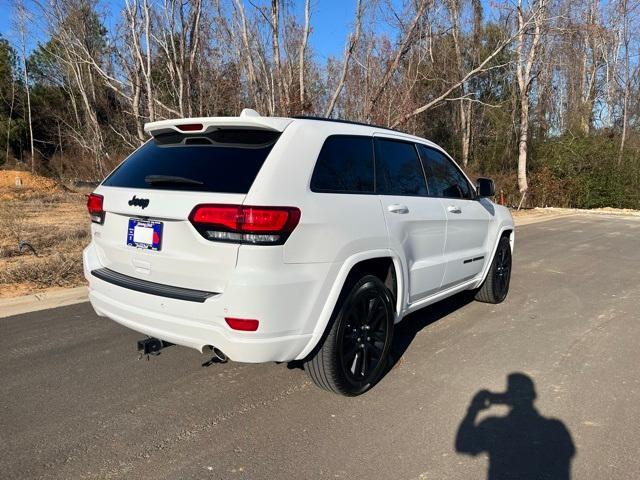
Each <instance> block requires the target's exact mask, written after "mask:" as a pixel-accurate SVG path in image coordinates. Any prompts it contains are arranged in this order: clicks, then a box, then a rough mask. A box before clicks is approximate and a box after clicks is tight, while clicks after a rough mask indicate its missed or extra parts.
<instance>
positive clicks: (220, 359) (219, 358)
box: [202, 345, 229, 367]
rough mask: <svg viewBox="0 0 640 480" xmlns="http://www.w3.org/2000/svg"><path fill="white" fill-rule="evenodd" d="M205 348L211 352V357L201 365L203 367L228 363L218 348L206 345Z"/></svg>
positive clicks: (227, 359) (225, 356)
mask: <svg viewBox="0 0 640 480" xmlns="http://www.w3.org/2000/svg"><path fill="white" fill-rule="evenodd" d="M207 348H209V349H210V350H211V354H212V357H211V360H209V361H208V362H205V363H203V364H202V366H203V367H208V366H210V365H213V364H214V363H227V362H228V361H229V357H227V355H226V354H225V353H224V352H223V351H222V350H220V349H219V348H218V347H214V346H212V345H207Z"/></svg>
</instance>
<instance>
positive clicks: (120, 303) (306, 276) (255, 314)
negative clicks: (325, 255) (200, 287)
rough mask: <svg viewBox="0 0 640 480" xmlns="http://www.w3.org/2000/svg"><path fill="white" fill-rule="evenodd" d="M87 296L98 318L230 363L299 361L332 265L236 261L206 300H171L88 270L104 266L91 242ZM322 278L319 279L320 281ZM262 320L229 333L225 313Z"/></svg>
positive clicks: (87, 252)
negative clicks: (220, 288)
mask: <svg viewBox="0 0 640 480" xmlns="http://www.w3.org/2000/svg"><path fill="white" fill-rule="evenodd" d="M83 261H84V270H85V277H86V278H87V280H88V281H89V300H90V301H91V304H92V306H93V308H94V310H95V311H96V313H97V314H98V315H101V316H105V317H108V318H110V319H112V320H114V321H116V322H118V323H120V324H122V325H124V326H125V327H128V328H130V329H132V330H135V331H137V332H140V333H143V334H146V335H150V336H153V337H156V338H159V339H162V340H166V341H168V342H171V343H175V344H177V345H183V346H186V347H191V348H195V349H196V350H199V351H203V349H204V348H205V347H207V346H213V347H217V348H219V349H220V350H222V351H223V352H224V353H225V354H226V355H227V356H228V357H229V358H230V359H231V360H234V361H238V362H249V363H260V362H269V361H289V360H293V359H295V358H296V357H297V356H298V355H299V354H300V353H301V352H302V351H303V350H304V349H305V347H306V346H307V344H308V343H309V341H310V339H311V334H312V331H306V330H307V329H309V325H310V324H313V322H309V316H310V315H312V314H313V313H312V312H313V311H314V306H315V305H316V303H317V301H318V298H319V297H318V296H319V295H320V290H321V289H322V284H323V283H324V282H323V280H324V279H325V278H326V275H327V271H328V268H329V265H328V264H311V265H308V264H305V265H282V267H281V268H279V271H277V272H275V271H274V269H273V265H271V266H270V268H267V269H265V270H264V271H261V270H256V269H255V267H252V268H251V269H246V270H245V269H243V268H242V267H241V266H239V267H238V268H237V269H236V272H235V273H234V274H233V275H232V277H231V278H230V280H229V282H228V284H227V287H226V288H225V291H224V292H223V293H221V294H219V295H215V296H212V297H210V298H207V299H206V300H205V301H204V302H193V301H185V300H180V299H175V298H167V297H162V296H157V295H152V294H149V293H144V292H140V291H135V290H132V289H128V288H124V287H122V286H119V285H115V284H113V283H109V282H106V281H104V280H102V279H100V278H97V277H96V276H94V275H92V274H91V271H92V270H96V269H99V268H103V265H101V264H100V262H99V258H98V255H97V254H96V251H95V248H94V246H93V244H90V245H89V246H88V247H87V248H86V249H85V251H84V253H83ZM318 279H321V280H320V281H318ZM225 316H227V317H237V318H252V319H257V320H259V321H260V326H259V328H258V331H256V332H241V331H236V330H232V329H231V328H230V327H229V326H228V325H227V324H226V322H225V320H224V317H225Z"/></svg>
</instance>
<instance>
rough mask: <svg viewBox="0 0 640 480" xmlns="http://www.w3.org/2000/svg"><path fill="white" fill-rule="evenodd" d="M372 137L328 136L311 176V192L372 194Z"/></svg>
mask: <svg viewBox="0 0 640 480" xmlns="http://www.w3.org/2000/svg"><path fill="white" fill-rule="evenodd" d="M373 174H374V166H373V139H372V138H371V137H357V136H350V135H333V136H330V137H328V138H327V139H326V140H325V142H324V145H323V146H322V149H321V150H320V155H319V156H318V160H317V161H316V166H315V168H314V170H313V175H312V176H311V190H312V191H314V192H345V193H373V191H374V185H373V184H374V177H373Z"/></svg>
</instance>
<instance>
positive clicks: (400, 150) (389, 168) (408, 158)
mask: <svg viewBox="0 0 640 480" xmlns="http://www.w3.org/2000/svg"><path fill="white" fill-rule="evenodd" d="M374 143H375V146H376V148H375V151H376V191H377V193H379V194H380V195H427V184H426V182H425V179H424V172H423V171H422V165H421V164H420V158H419V157H418V152H417V151H416V147H415V146H414V145H413V144H412V143H407V142H402V141H396V140H388V139H382V138H376V139H375V140H374Z"/></svg>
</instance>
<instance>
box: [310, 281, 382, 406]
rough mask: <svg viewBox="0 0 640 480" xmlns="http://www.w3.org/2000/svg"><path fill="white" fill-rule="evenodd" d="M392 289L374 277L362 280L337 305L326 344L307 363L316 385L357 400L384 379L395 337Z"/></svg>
mask: <svg viewBox="0 0 640 480" xmlns="http://www.w3.org/2000/svg"><path fill="white" fill-rule="evenodd" d="M391 298H392V297H391V294H390V292H389V289H388V288H387V287H386V286H385V285H384V283H382V282H381V281H380V279H378V278H377V277H375V276H373V275H366V276H364V277H362V278H361V279H360V280H359V281H358V282H356V284H355V285H354V286H353V287H352V288H351V289H350V290H349V292H348V293H347V295H346V296H344V297H343V300H342V301H341V302H340V304H339V305H337V307H336V309H335V311H334V314H333V317H332V325H331V328H330V330H329V333H328V334H327V336H326V338H325V339H324V342H323V343H322V344H321V346H320V347H319V349H317V351H316V352H315V354H314V355H313V356H312V357H311V358H310V359H308V360H307V361H306V362H305V365H304V369H305V371H306V372H307V374H308V375H309V377H310V378H311V380H313V382H314V383H315V384H316V385H318V386H319V387H321V388H324V389H325V390H329V391H331V392H334V393H338V394H342V395H347V396H355V395H360V394H361V393H364V392H366V391H367V390H368V389H369V388H371V387H372V386H373V385H374V384H375V383H376V382H377V381H378V380H379V379H380V377H381V376H382V374H383V372H384V368H385V366H386V361H387V356H388V354H389V349H390V347H391V340H392V336H393V323H394V310H393V302H392V299H391Z"/></svg>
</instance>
